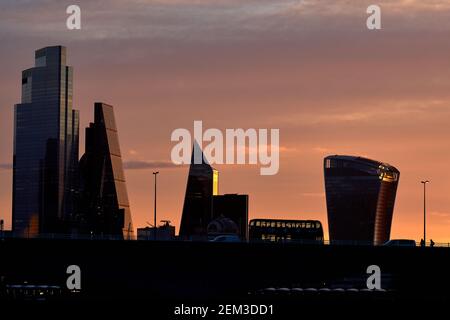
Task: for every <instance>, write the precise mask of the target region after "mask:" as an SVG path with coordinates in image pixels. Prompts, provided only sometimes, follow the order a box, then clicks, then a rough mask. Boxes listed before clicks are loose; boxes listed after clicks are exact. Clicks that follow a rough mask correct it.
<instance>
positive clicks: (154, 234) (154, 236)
mask: <svg viewBox="0 0 450 320" xmlns="http://www.w3.org/2000/svg"><path fill="white" fill-rule="evenodd" d="M158 173H159V171H156V172H153V175H154V176H155V221H154V224H153V227H154V229H153V231H154V232H153V238H154V240H156V231H157V228H156V176H157V175H158Z"/></svg>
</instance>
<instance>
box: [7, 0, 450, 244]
mask: <svg viewBox="0 0 450 320" xmlns="http://www.w3.org/2000/svg"><path fill="white" fill-rule="evenodd" d="M372 2H373V1H360V0H358V1H357V0H355V1H343V0H342V1H336V0H325V1H285V0H279V1H276V2H275V1H269V0H260V1H256V0H249V1H237V0H227V1H225V0H216V1H213V0H210V1H206V0H205V1H203V0H196V1H187V0H166V1H164V0H159V1H143V0H131V1H127V5H126V6H125V5H123V4H121V2H120V1H117V0H115V1H95V4H93V1H79V4H80V6H81V9H82V30H80V31H68V30H66V29H65V18H66V14H65V6H66V5H67V4H64V3H62V2H61V1H46V2H41V3H40V4H39V3H33V4H31V3H29V2H28V1H13V0H6V1H2V3H1V4H0V43H1V47H0V70H1V73H0V84H1V85H0V208H1V209H0V218H2V219H5V221H6V223H7V227H9V226H10V221H11V170H10V169H8V167H9V165H10V163H11V161H12V160H11V158H12V125H13V112H12V111H13V105H14V103H18V102H20V76H21V71H22V70H23V69H26V68H29V67H31V66H32V64H33V57H34V50H35V49H38V48H40V47H44V46H48V45H55V44H61V45H65V46H67V48H68V62H69V64H70V65H72V66H73V67H74V94H75V96H74V106H75V107H76V108H78V109H80V110H81V129H82V130H81V134H82V141H83V140H84V128H85V127H86V126H87V125H88V122H89V121H91V120H92V118H93V103H94V101H103V102H106V103H110V104H112V105H114V106H115V112H116V119H117V123H118V128H119V137H120V142H121V148H122V157H123V159H124V161H125V162H126V163H127V165H128V166H131V164H130V163H131V162H133V163H134V166H133V167H134V168H133V169H127V170H126V177H127V184H128V192H129V197H130V201H131V209H132V214H133V219H134V225H135V227H140V226H145V223H146V221H152V219H153V218H152V217H153V180H152V179H153V177H152V170H155V169H156V168H155V166H156V167H158V169H159V171H160V175H159V184H158V186H159V190H158V194H159V197H158V208H159V210H158V211H159V217H160V218H161V219H169V220H171V221H172V222H173V223H174V224H175V225H176V226H177V229H178V224H179V220H180V216H181V210H182V204H183V196H184V191H185V187H186V179H187V167H177V168H173V167H172V166H170V165H162V166H161V163H162V164H167V163H169V162H170V151H171V148H172V147H173V146H174V143H172V142H171V141H170V134H171V132H172V131H173V130H174V129H176V128H187V129H189V130H192V126H193V121H194V120H202V121H203V126H204V128H220V129H225V128H239V127H242V128H256V129H258V128H278V129H280V144H281V153H280V171H279V173H278V174H277V175H275V176H260V175H259V167H258V166H248V165H239V166H238V165H221V166H216V168H217V169H218V170H219V171H220V178H219V181H220V189H219V190H220V192H221V193H247V194H249V195H250V218H256V217H279V218H298V219H306V218H312V219H319V220H321V221H322V222H323V223H324V224H325V226H326V206H325V197H324V183H323V170H322V159H323V157H324V156H325V155H328V154H356V155H364V156H367V157H371V158H374V159H377V160H381V161H385V162H389V163H391V164H392V165H394V166H396V167H397V168H398V169H399V170H400V171H401V178H400V185H399V190H398V194H397V202H396V208H395V213H394V220H393V227H392V237H393V238H400V237H401V238H413V239H416V240H420V238H421V236H422V189H421V185H420V183H419V181H420V180H421V179H423V178H427V179H429V180H431V181H432V182H431V184H429V185H428V187H429V198H428V200H429V220H428V238H429V237H431V238H432V239H433V240H434V241H436V242H450V199H449V196H448V193H449V191H450V170H448V169H447V167H448V164H449V163H450V139H449V138H450V126H449V125H448V124H449V121H450V59H449V56H450V41H448V39H449V32H450V2H449V1H436V0H434V1H433V0H428V1H426V3H422V2H423V1H415V0H409V1H408V0H403V1H377V3H378V4H379V5H380V6H381V8H382V27H383V29H382V30H381V31H369V30H367V29H366V27H365V19H366V17H367V14H366V13H365V11H366V8H367V6H368V5H369V4H371V3H372ZM43 3H45V4H43ZM83 149H84V145H83V143H82V145H81V150H80V153H82V150H83ZM326 229H327V228H326Z"/></svg>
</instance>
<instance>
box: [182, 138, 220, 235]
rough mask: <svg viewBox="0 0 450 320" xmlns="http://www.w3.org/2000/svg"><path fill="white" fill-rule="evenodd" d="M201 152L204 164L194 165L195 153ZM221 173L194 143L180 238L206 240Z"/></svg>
mask: <svg viewBox="0 0 450 320" xmlns="http://www.w3.org/2000/svg"><path fill="white" fill-rule="evenodd" d="M196 150H197V152H201V157H202V163H199V164H195V163H194V154H195V152H196ZM218 180H219V172H218V171H217V170H215V169H214V168H213V167H211V165H210V164H209V163H208V162H207V160H206V159H205V157H204V155H203V152H202V151H201V150H200V146H199V145H198V144H197V142H194V147H193V150H192V159H191V165H190V167H189V176H188V181H187V186H186V195H185V198H184V205H183V214H182V216H181V224H180V236H181V237H182V238H185V239H191V238H198V239H201V238H206V237H207V227H208V224H209V222H210V221H211V220H212V219H213V196H215V195H217V194H218V191H219V190H218V189H219V188H218V185H219V182H218Z"/></svg>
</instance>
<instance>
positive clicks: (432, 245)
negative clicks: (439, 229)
mask: <svg viewBox="0 0 450 320" xmlns="http://www.w3.org/2000/svg"><path fill="white" fill-rule="evenodd" d="M430 247H434V241H433V239H430Z"/></svg>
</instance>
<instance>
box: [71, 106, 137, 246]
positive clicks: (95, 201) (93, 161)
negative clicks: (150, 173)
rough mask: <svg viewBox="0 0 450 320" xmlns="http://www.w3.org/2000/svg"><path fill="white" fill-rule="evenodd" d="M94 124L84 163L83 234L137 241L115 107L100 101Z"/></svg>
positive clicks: (88, 136) (82, 192)
mask: <svg viewBox="0 0 450 320" xmlns="http://www.w3.org/2000/svg"><path fill="white" fill-rule="evenodd" d="M94 108H95V111H94V113H95V114H94V123H91V124H90V125H89V127H88V128H86V152H85V154H84V155H83V157H82V158H81V160H80V178H81V179H80V193H81V196H80V201H79V208H78V209H79V210H78V214H79V217H78V218H77V223H79V226H80V231H81V233H89V234H94V235H111V236H115V237H119V238H123V239H132V238H134V236H133V235H134V232H133V231H134V229H133V223H132V219H131V212H130V204H129V201H128V193H127V187H126V183H125V173H124V171H123V164H122V157H121V153H120V146H119V136H118V134H117V127H116V121H115V118H114V110H113V107H112V106H110V105H107V104H105V103H100V102H96V103H95V106H94Z"/></svg>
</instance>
